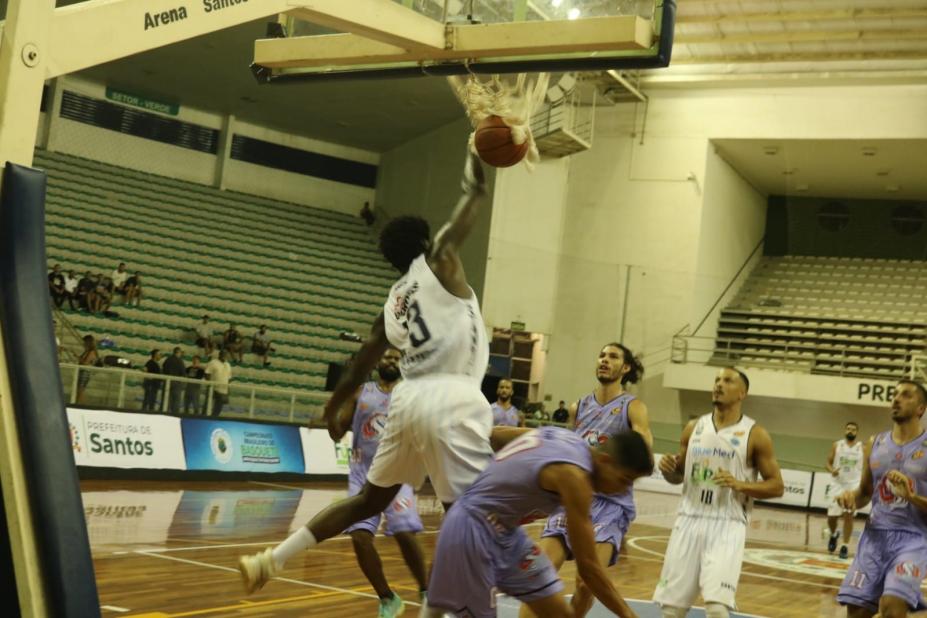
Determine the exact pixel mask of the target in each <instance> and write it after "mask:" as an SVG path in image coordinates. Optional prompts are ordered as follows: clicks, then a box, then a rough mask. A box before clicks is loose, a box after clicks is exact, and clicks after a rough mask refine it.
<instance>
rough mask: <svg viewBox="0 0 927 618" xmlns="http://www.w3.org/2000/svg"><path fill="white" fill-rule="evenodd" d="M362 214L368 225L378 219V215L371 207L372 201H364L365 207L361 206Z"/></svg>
mask: <svg viewBox="0 0 927 618" xmlns="http://www.w3.org/2000/svg"><path fill="white" fill-rule="evenodd" d="M360 216H361V219H363V220H364V223H366V224H367V225H373V224H374V223H376V221H377V215H376V214H374V212H373V210H371V209H370V202H364V207H363V208H361V211H360Z"/></svg>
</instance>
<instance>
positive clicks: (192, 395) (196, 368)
mask: <svg viewBox="0 0 927 618" xmlns="http://www.w3.org/2000/svg"><path fill="white" fill-rule="evenodd" d="M186 374H187V377H188V378H190V379H191V380H202V379H203V378H204V377H206V370H205V369H204V368H203V366H202V365H200V357H199V356H197V355H194V356H193V359H192V360H191V362H190V366H189V367H187V371H186ZM202 386H203V385H202V384H197V383H195V382H187V388H186V390H185V391H184V396H183V411H184V414H196V413H197V411H198V409H199V402H200V389H201V388H202ZM204 412H205V411H204Z"/></svg>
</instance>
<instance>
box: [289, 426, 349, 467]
mask: <svg viewBox="0 0 927 618" xmlns="http://www.w3.org/2000/svg"><path fill="white" fill-rule="evenodd" d="M299 437H300V439H301V440H302V444H303V458H304V459H305V460H306V469H305V472H306V474H344V475H345V476H347V474H348V463H350V461H351V442H352V441H353V439H354V438H353V434H352V433H351V432H350V431H349V432H348V433H347V434H346V435H345V436H344V438H342V439H341V442H338V443H337V444H333V443H332V439H331V438H330V437H329V436H328V432H327V431H325V430H324V429H309V428H307V427H300V429H299Z"/></svg>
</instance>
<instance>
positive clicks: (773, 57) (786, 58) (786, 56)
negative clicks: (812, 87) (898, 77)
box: [673, 50, 927, 65]
mask: <svg viewBox="0 0 927 618" xmlns="http://www.w3.org/2000/svg"><path fill="white" fill-rule="evenodd" d="M848 60H927V51H925V50H902V51H878V52H876V51H869V52H867V51H859V52H850V53H835V52H832V51H822V52H798V53H796V52H787V53H782V54H720V55H717V56H704V55H702V56H696V55H693V56H688V57H686V56H680V55H679V54H675V53H674V55H673V64H674V65H675V64H687V65H689V64H720V63H766V62H845V61H848Z"/></svg>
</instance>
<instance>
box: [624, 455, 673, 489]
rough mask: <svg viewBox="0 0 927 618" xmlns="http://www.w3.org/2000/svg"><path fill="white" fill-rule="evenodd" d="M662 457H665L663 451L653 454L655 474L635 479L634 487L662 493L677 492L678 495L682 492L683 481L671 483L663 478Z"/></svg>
mask: <svg viewBox="0 0 927 618" xmlns="http://www.w3.org/2000/svg"><path fill="white" fill-rule="evenodd" d="M661 457H663V455H662V454H661V453H654V454H653V463H654V468H653V474H651V475H650V476H645V477H643V478H639V479H637V480H636V481H634V489H638V490H641V489H642V490H644V491H655V492H657V493H661V494H676V495H677V496H678V495H680V494H682V483H680V484H679V485H671V484H669V483H667V482H666V479H664V478H663V473H662V472H660V458H661Z"/></svg>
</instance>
